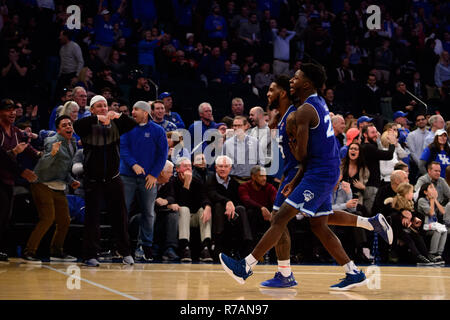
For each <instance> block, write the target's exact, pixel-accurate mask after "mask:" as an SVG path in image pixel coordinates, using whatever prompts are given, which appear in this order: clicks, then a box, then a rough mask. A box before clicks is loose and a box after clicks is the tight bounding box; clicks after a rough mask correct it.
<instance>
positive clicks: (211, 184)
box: [206, 156, 253, 262]
mask: <svg viewBox="0 0 450 320" xmlns="http://www.w3.org/2000/svg"><path fill="white" fill-rule="evenodd" d="M232 165H233V161H232V160H231V158H229V157H227V156H218V157H217V158H216V174H214V175H211V176H210V177H208V180H207V182H206V189H207V193H208V198H209V200H210V201H211V205H212V215H213V217H212V235H213V242H214V257H213V259H214V261H216V262H217V261H218V259H219V253H220V252H227V253H229V254H231V253H230V252H231V251H234V253H238V254H240V256H241V257H245V256H246V255H247V254H248V253H250V251H251V248H252V247H253V237H252V231H251V228H250V223H249V221H248V217H247V212H246V210H245V207H243V206H242V205H241V203H240V199H239V189H238V188H239V184H238V183H237V182H236V181H235V180H233V179H231V177H230V172H231V168H232ZM234 238H237V243H238V244H236V243H234V242H233V239H234Z"/></svg>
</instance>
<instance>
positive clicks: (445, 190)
mask: <svg viewBox="0 0 450 320" xmlns="http://www.w3.org/2000/svg"><path fill="white" fill-rule="evenodd" d="M426 182H432V183H433V184H434V187H435V188H436V190H437V193H438V201H439V203H440V204H441V205H443V206H446V205H447V204H448V202H449V200H450V187H449V186H448V184H447V181H446V180H445V179H444V178H442V176H441V165H440V164H439V162H436V161H432V162H430V164H428V166H427V173H426V174H424V175H423V176H421V177H420V178H419V179H418V180H417V183H416V185H415V187H414V189H415V192H416V194H418V192H419V190H420V188H421V187H422V185H423V184H424V183H426ZM446 210H447V208H446Z"/></svg>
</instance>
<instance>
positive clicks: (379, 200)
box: [372, 163, 409, 217]
mask: <svg viewBox="0 0 450 320" xmlns="http://www.w3.org/2000/svg"><path fill="white" fill-rule="evenodd" d="M398 165H399V163H397V165H396V166H398ZM403 182H408V183H409V180H408V173H407V172H405V171H404V170H401V169H395V170H394V171H393V172H392V174H391V178H390V183H389V184H385V185H382V186H381V187H380V188H379V189H378V191H377V194H376V195H375V200H374V202H373V206H372V212H374V213H382V214H383V215H384V216H385V217H387V216H389V214H390V213H391V211H390V207H389V206H387V205H386V204H385V203H384V200H386V199H387V198H389V197H394V196H395V194H396V191H397V188H398V186H399V185H400V184H401V183H403Z"/></svg>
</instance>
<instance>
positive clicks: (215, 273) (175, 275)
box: [0, 258, 450, 300]
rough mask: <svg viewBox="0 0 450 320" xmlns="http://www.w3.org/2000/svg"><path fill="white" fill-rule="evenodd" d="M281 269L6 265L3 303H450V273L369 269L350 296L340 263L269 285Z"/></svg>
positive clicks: (0, 268) (298, 271)
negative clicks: (238, 274)
mask: <svg viewBox="0 0 450 320" xmlns="http://www.w3.org/2000/svg"><path fill="white" fill-rule="evenodd" d="M276 269H277V267H276V265H258V266H256V268H255V269H254V274H253V276H251V277H250V278H249V279H248V280H247V281H246V283H245V284H244V285H240V284H238V283H237V282H236V281H235V280H233V279H232V278H231V277H230V276H228V275H227V274H226V273H225V272H224V271H223V269H222V266H221V265H220V264H197V263H193V264H181V263H175V264H166V263H149V264H144V263H136V264H135V265H133V266H126V265H123V264H121V263H102V264H101V266H100V267H99V268H88V267H85V266H83V265H82V264H80V263H71V264H67V263H64V264H61V263H43V264H42V265H31V264H26V263H23V262H22V260H21V259H17V258H11V259H10V262H9V263H1V264H0V300H450V268H448V267H414V266H413V267H397V266H380V267H378V266H361V269H362V270H363V271H364V272H365V273H366V276H367V278H368V280H369V281H368V285H367V286H362V287H359V288H356V289H354V290H351V291H346V292H337V293H336V292H332V291H330V290H329V286H330V285H332V284H335V283H337V282H339V279H341V278H343V276H344V273H343V270H342V268H341V267H340V266H336V265H328V266H327V265H293V266H292V269H293V272H294V275H295V277H296V280H297V282H298V283H299V285H298V286H297V287H295V288H290V289H267V288H261V287H260V286H259V283H260V282H262V281H264V280H266V279H268V278H271V277H272V276H273V274H274V273H275V271H276Z"/></svg>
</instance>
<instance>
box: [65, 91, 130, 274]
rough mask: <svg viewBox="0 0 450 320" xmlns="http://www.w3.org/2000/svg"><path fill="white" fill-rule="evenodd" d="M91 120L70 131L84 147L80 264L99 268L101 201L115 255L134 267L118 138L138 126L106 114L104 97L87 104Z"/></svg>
mask: <svg viewBox="0 0 450 320" xmlns="http://www.w3.org/2000/svg"><path fill="white" fill-rule="evenodd" d="M90 111H91V113H92V115H91V116H89V117H85V118H82V119H79V120H77V121H75V122H74V124H73V127H74V129H75V131H76V133H77V134H78V135H79V136H80V138H81V141H82V144H83V154H84V159H85V163H84V164H83V167H84V172H85V177H84V182H83V185H84V188H85V190H86V195H85V203H86V207H85V212H86V218H85V228H84V237H83V260H84V263H85V264H86V265H87V266H89V267H98V266H99V265H100V264H99V262H98V260H97V254H98V250H99V249H100V225H99V223H100V211H101V208H102V203H103V202H102V200H104V201H105V203H106V209H107V211H108V213H109V214H110V215H111V217H112V219H111V221H112V225H113V230H114V233H115V234H114V238H115V239H116V241H117V243H116V246H117V253H118V255H120V256H122V257H123V263H124V264H128V265H131V264H133V263H134V260H133V257H132V256H131V255H130V240H129V235H128V214H127V208H126V205H125V196H124V187H123V182H122V179H121V178H120V175H119V164H120V157H119V153H118V150H119V148H120V136H121V135H122V134H124V133H126V132H128V131H130V130H132V129H133V128H134V127H136V125H137V123H136V121H135V120H134V119H132V118H130V117H128V116H127V115H125V114H120V113H117V112H114V111H109V112H108V103H107V101H106V99H105V97H103V96H100V95H97V96H94V97H93V98H92V99H91V101H90Z"/></svg>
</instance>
